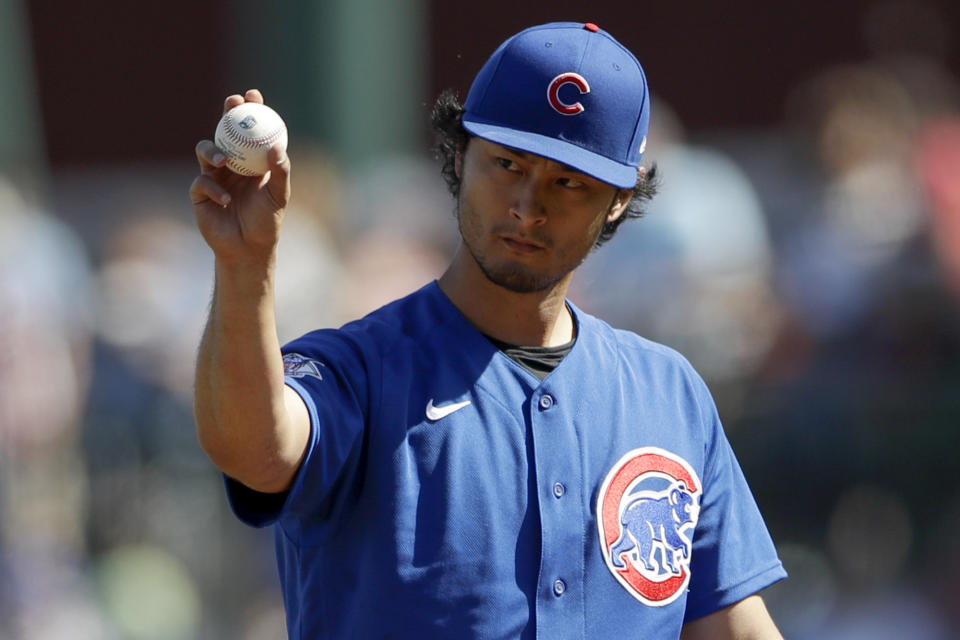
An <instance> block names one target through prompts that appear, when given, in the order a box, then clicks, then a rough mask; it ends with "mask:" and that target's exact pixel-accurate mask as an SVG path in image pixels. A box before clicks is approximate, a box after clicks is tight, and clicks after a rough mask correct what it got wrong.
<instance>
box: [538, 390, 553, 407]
mask: <svg viewBox="0 0 960 640" xmlns="http://www.w3.org/2000/svg"><path fill="white" fill-rule="evenodd" d="M552 406H553V396H551V395H549V394H544V395H543V396H541V397H540V408H541V409H543V410H544V411H546V410H547V409H549V408H550V407H552Z"/></svg>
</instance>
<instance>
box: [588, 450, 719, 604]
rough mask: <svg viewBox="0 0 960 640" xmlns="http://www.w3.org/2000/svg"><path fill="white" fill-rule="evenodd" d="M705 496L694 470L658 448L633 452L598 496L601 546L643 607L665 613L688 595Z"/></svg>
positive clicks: (612, 568)
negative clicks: (664, 608)
mask: <svg viewBox="0 0 960 640" xmlns="http://www.w3.org/2000/svg"><path fill="white" fill-rule="evenodd" d="M702 491H703V489H702V486H701V485H700V478H699V477H698V476H697V473H696V471H694V470H693V467H692V466H690V464H689V463H688V462H687V461H686V460H684V459H683V458H681V457H679V456H677V455H676V454H673V453H671V452H669V451H666V450H664V449H660V448H659V447H643V448H640V449H634V450H633V451H631V452H629V453H628V454H626V455H625V456H623V457H622V458H621V459H620V460H619V461H618V462H617V463H616V464H615V465H614V466H613V467H612V468H611V469H610V471H609V472H608V473H607V477H606V478H605V479H604V481H603V485H602V486H601V488H600V494H599V496H597V527H598V529H599V533H600V546H601V548H602V549H603V557H604V560H605V561H606V564H607V568H608V569H610V572H611V573H612V574H613V576H614V577H615V578H616V579H617V581H618V582H619V583H620V584H621V585H622V586H623V588H624V589H626V590H627V592H628V593H629V594H630V595H632V596H633V597H634V598H636V599H637V600H639V601H640V602H642V603H644V604H646V605H648V606H652V607H662V606H664V605H668V604H670V603H671V602H673V601H674V600H676V599H677V598H679V597H680V596H681V595H683V593H684V592H685V591H686V589H687V585H688V584H689V583H690V553H691V545H692V539H693V530H694V528H695V527H696V525H697V519H698V518H699V515H700V496H701V493H702Z"/></svg>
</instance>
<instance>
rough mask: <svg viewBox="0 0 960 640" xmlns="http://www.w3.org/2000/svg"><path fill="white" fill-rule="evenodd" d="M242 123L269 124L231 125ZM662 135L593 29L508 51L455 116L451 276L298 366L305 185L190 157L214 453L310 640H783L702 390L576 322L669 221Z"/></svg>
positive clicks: (759, 553) (284, 171)
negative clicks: (286, 339) (294, 248)
mask: <svg viewBox="0 0 960 640" xmlns="http://www.w3.org/2000/svg"><path fill="white" fill-rule="evenodd" d="M244 100H253V101H258V102H259V101H261V100H262V97H261V96H260V94H259V92H256V91H248V92H247V94H246V95H245V96H243V97H241V96H231V97H229V98H227V101H226V105H225V108H227V109H229V108H232V107H234V106H236V105H237V104H240V103H242V102H243V101H244ZM649 108H650V107H649V91H648V88H647V83H646V78H645V77H644V75H643V71H642V69H641V67H640V65H639V63H638V62H637V61H636V59H635V58H634V57H633V55H632V54H631V53H629V52H628V51H627V50H626V49H624V48H623V47H622V46H621V45H620V44H619V43H617V41H616V40H614V39H613V38H612V37H611V36H610V35H609V34H607V33H606V32H605V31H603V30H601V29H599V28H598V27H597V26H596V25H593V24H589V23H588V24H578V23H577V24H575V23H554V24H549V25H543V26H539V27H533V28H531V29H527V30H526V31H523V32H521V33H519V34H517V35H516V36H514V37H512V38H511V39H509V40H508V41H507V42H505V43H504V44H503V45H501V47H500V48H499V49H498V50H497V51H496V52H495V53H494V54H493V56H492V57H491V59H490V60H489V61H488V62H487V63H486V65H485V66H484V67H483V69H482V70H481V71H480V73H479V74H478V76H477V78H476V79H475V81H474V84H473V86H472V88H471V90H470V94H469V95H468V97H467V101H466V104H465V110H464V109H461V108H460V107H459V105H456V104H452V103H451V100H450V98H449V96H447V97H446V98H444V100H443V101H441V103H440V104H439V105H438V108H437V109H436V113H435V121H436V122H437V123H438V126H439V128H440V129H442V130H444V131H445V132H446V137H445V143H444V144H445V146H446V148H447V151H448V153H447V154H446V164H445V169H444V174H445V177H446V178H447V180H448V183H449V184H450V186H451V189H452V190H453V191H454V193H455V195H456V202H457V220H458V222H459V228H460V233H461V236H462V243H461V245H460V247H459V249H458V250H457V252H456V255H455V256H454V257H453V260H452V262H451V264H450V266H449V268H448V269H447V271H446V272H445V273H444V274H443V275H442V277H441V278H440V279H439V280H438V281H436V282H433V283H430V284H428V285H426V286H425V287H423V288H422V289H421V290H419V291H417V292H415V293H413V294H411V295H410V296H407V297H406V298H403V299H401V300H398V301H396V302H394V303H392V304H390V305H387V306H386V307H384V308H382V309H380V310H378V311H376V312H374V313H372V314H371V315H369V316H367V317H366V318H363V319H361V320H359V321H357V322H353V323H350V324H348V325H346V326H344V327H343V328H341V329H339V330H322V331H316V332H313V333H310V334H307V335H306V336H304V337H302V338H300V339H298V340H295V341H293V342H292V343H290V344H288V345H286V346H285V347H283V349H282V350H281V348H280V345H279V344H278V339H277V335H276V329H275V319H274V309H273V303H272V291H273V285H274V282H273V280H274V264H275V260H276V246H277V239H278V235H279V231H280V226H281V222H282V219H283V212H284V207H285V205H286V203H287V200H288V198H289V195H290V188H289V182H288V174H289V170H290V162H289V160H288V159H287V157H286V156H285V155H284V154H283V152H282V151H281V150H280V149H273V150H271V162H272V164H271V166H272V167H273V169H272V171H271V173H270V175H269V177H268V178H265V179H263V180H258V179H247V178H240V177H238V176H234V175H231V174H229V173H228V172H227V171H226V170H225V169H224V168H223V167H224V158H223V157H222V154H219V153H218V152H217V150H216V148H215V147H214V146H213V144H212V143H211V142H209V141H204V142H201V143H200V144H199V145H198V147H197V156H198V158H199V161H200V166H201V169H202V171H201V175H200V176H199V177H198V178H197V179H196V180H195V181H194V183H193V185H192V187H191V198H192V200H193V202H194V204H195V206H196V213H197V219H198V223H199V226H200V230H201V232H202V233H203V235H204V238H205V239H206V240H207V242H208V243H209V244H210V246H211V248H212V249H213V251H214V254H215V256H216V287H215V292H214V298H213V305H212V308H211V312H210V320H209V324H208V326H207V329H206V332H205V334H204V337H203V340H202V344H201V347H200V355H199V359H198V363H197V387H196V416H197V423H198V430H199V437H200V441H201V443H202V445H203V446H204V448H205V449H206V450H207V452H208V453H209V454H210V456H211V458H212V459H213V460H214V462H215V463H216V464H217V465H218V466H219V467H220V468H221V469H222V470H223V472H224V473H225V474H226V476H227V486H228V494H229V497H230V500H231V504H232V506H233V508H234V510H235V512H236V513H237V514H238V516H239V517H240V518H241V519H242V520H243V521H245V522H247V523H249V524H252V525H255V526H263V525H266V524H275V525H276V547H277V557H278V563H279V568H280V577H281V582H282V587H283V594H284V600H285V603H286V607H287V619H288V626H289V633H290V636H291V637H295V638H381V637H390V638H400V637H404V638H406V637H409V638H474V637H475V638H534V637H538V638H550V639H561V638H599V637H607V636H610V637H625V638H626V637H629V638H677V637H680V636H681V632H682V634H683V635H682V637H684V638H752V639H764V640H766V639H769V638H779V637H780V634H779V633H778V632H777V630H776V627H775V626H774V624H773V622H772V621H771V620H770V617H769V615H768V614H767V612H766V609H765V608H764V605H763V602H762V600H760V598H759V596H756V595H755V594H756V593H757V591H759V590H760V589H762V588H764V587H766V586H767V585H769V584H770V583H772V582H774V581H776V580H779V579H780V578H782V577H783V576H784V575H785V574H784V572H783V569H782V566H781V564H780V562H779V560H778V559H777V556H776V552H775V550H774V548H773V544H772V542H771V540H770V537H769V535H768V533H767V531H766V528H765V526H764V524H763V520H762V518H761V517H760V515H759V513H758V511H757V508H756V505H755V503H754V501H753V498H752V496H751V494H750V492H749V489H748V488H747V485H746V483H745V481H744V479H743V476H742V473H741V472H740V468H739V466H738V464H737V462H736V460H735V458H734V457H733V453H732V451H731V450H730V447H729V444H728V443H727V440H726V438H725V436H724V434H723V430H722V427H721V426H720V422H719V419H718V417H717V414H716V410H715V408H714V405H713V402H712V399H711V398H710V395H709V393H708V391H707V389H706V387H705V385H704V384H703V382H702V381H701V380H700V378H699V377H698V376H697V375H696V374H695V373H694V372H693V370H692V369H691V367H690V365H689V364H688V363H687V362H686V361H685V360H684V359H683V358H682V357H680V356H679V355H677V354H676V353H675V352H673V351H671V350H670V349H668V348H666V347H663V346H660V345H656V344H653V343H651V342H649V341H646V340H644V339H642V338H640V337H638V336H636V335H634V334H630V333H626V332H621V331H616V330H614V329H611V328H610V327H609V326H607V325H606V324H604V323H603V322H602V321H600V320H598V319H596V318H594V317H591V316H590V315H588V314H586V313H584V312H583V311H581V310H579V309H577V307H576V306H574V305H573V304H572V303H570V302H568V301H566V299H565V294H566V292H567V290H568V288H569V286H570V283H571V279H572V277H573V273H574V270H575V269H576V267H577V266H578V265H579V264H580V263H581V262H582V261H583V260H584V258H585V257H586V256H587V254H588V253H589V252H590V250H591V249H592V248H593V247H594V245H595V244H596V243H597V241H598V240H599V239H601V238H605V237H609V235H611V234H612V233H613V232H614V231H615V229H616V225H617V224H619V222H620V221H621V220H622V218H623V217H624V216H627V215H634V216H636V215H638V209H637V208H636V205H637V203H636V202H632V201H631V197H632V195H633V193H634V191H635V190H638V191H639V192H640V193H641V194H642V193H647V195H649V194H650V193H652V190H651V189H650V188H649V184H647V183H646V181H647V180H648V179H649V178H648V176H647V175H646V173H645V171H644V170H643V169H641V168H640V161H641V156H642V153H643V148H644V146H645V141H646V135H647V129H648V122H649ZM451 123H452V124H451ZM461 127H462V128H461ZM638 182H639V187H638ZM645 189H646V191H645ZM631 211H632V214H631V213H629V212H631ZM638 277H640V275H639V274H638ZM281 353H282V354H283V356H282V357H281ZM285 373H286V376H285V375H284V374H285Z"/></svg>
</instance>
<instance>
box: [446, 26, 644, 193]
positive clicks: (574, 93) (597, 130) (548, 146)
mask: <svg viewBox="0 0 960 640" xmlns="http://www.w3.org/2000/svg"><path fill="white" fill-rule="evenodd" d="M465 108H466V112H465V113H464V114H463V126H464V128H465V129H466V130H467V131H468V132H470V133H472V134H473V135H475V136H479V137H481V138H483V139H485V140H489V141H491V142H496V143H498V144H502V145H504V146H506V147H512V148H514V149H519V150H521V151H527V152H529V153H535V154H537V155H540V156H544V157H546V158H550V159H551V160H556V161H557V162H560V163H563V164H566V165H569V166H571V167H573V168H574V169H577V170H578V171H582V172H583V173H586V174H587V175H590V176H593V177H595V178H597V179H599V180H602V181H603V182H607V183H609V184H612V185H614V186H616V187H621V188H632V187H634V186H636V184H637V168H638V167H639V166H640V160H641V158H642V157H643V151H644V148H645V147H646V144H647V131H648V130H649V128H650V91H649V88H648V87H647V78H646V76H645V75H644V73H643V68H642V67H641V66H640V63H639V62H638V61H637V59H636V57H634V55H633V54H632V53H630V51H628V50H627V49H626V48H625V47H624V46H623V45H621V44H620V43H619V42H617V41H616V40H615V39H614V37H613V36H611V35H610V34H609V33H607V32H606V31H604V30H603V29H600V28H599V27H598V26H597V25H595V24H593V23H590V22H588V23H580V22H553V23H550V24H544V25H540V26H536V27H530V28H529V29H525V30H524V31H521V32H520V33H518V34H516V35H514V36H513V37H511V38H509V39H508V40H507V41H506V42H504V43H503V44H501V45H500V47H498V48H497V50H496V51H494V53H493V55H492V56H490V59H489V60H487V62H486V64H484V65H483V68H482V69H480V72H479V73H478V74H477V77H476V78H475V79H474V81H473V85H472V86H471V87H470V93H469V94H467V102H466V105H465Z"/></svg>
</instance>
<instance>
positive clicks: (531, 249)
mask: <svg viewBox="0 0 960 640" xmlns="http://www.w3.org/2000/svg"><path fill="white" fill-rule="evenodd" d="M500 240H501V242H503V244H504V245H506V246H507V248H509V249H511V250H512V251H516V252H517V253H525V254H529V253H536V252H537V251H541V250H543V249H545V248H546V247H545V246H544V245H542V244H540V243H539V242H534V241H533V240H530V239H529V238H521V237H519V236H513V235H502V236H500Z"/></svg>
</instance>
